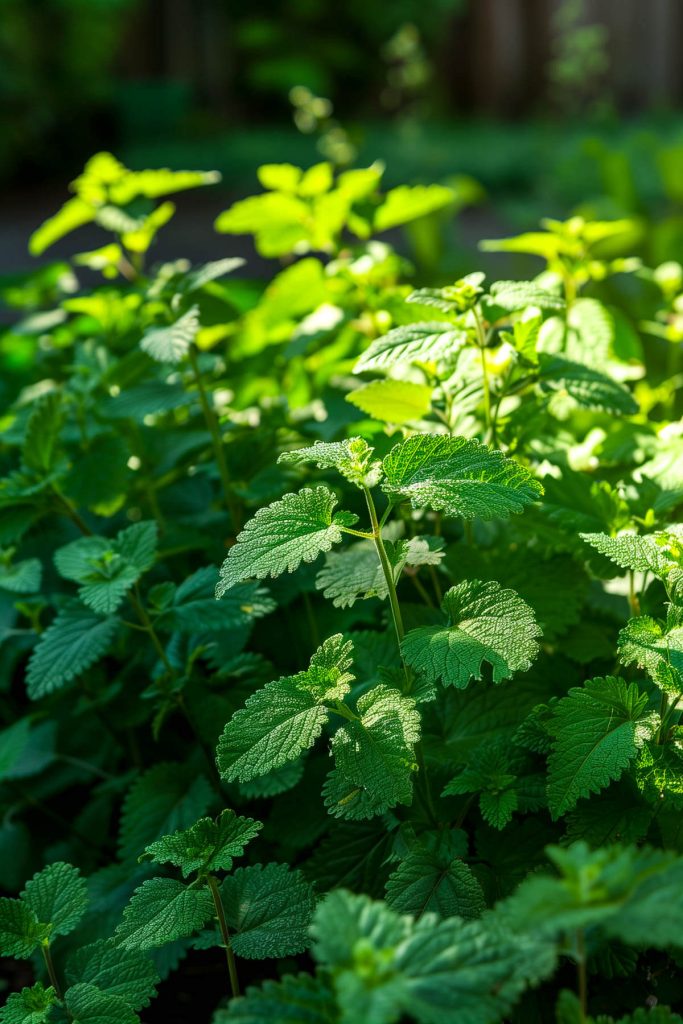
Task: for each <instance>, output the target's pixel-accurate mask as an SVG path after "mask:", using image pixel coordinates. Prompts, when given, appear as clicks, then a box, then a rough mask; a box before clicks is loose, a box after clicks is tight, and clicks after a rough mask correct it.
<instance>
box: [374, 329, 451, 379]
mask: <svg viewBox="0 0 683 1024" xmlns="http://www.w3.org/2000/svg"><path fill="white" fill-rule="evenodd" d="M466 341H467V333H466V331H464V330H463V328H461V327H453V326H452V325H451V324H449V323H448V322H447V321H445V322H439V321H436V322H434V323H432V322H431V321H428V322H426V323H422V322H418V323H414V324H406V325H405V326H403V327H397V328H396V329H395V330H393V331H389V333H388V334H385V335H384V336H383V337H382V338H378V339H377V340H376V341H373V343H372V345H370V347H369V348H368V349H367V350H366V351H365V352H364V353H363V355H362V356H361V357H360V359H359V360H358V362H357V363H356V366H355V372H356V373H363V372H364V371H365V370H380V369H381V370H385V369H387V368H388V367H391V366H395V365H399V364H401V363H433V362H438V361H439V360H441V359H444V358H446V357H447V356H450V355H453V354H455V353H456V352H457V351H458V349H459V348H462V346H463V345H464V344H465V343H466Z"/></svg>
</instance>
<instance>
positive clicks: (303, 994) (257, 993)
mask: <svg viewBox="0 0 683 1024" xmlns="http://www.w3.org/2000/svg"><path fill="white" fill-rule="evenodd" d="M225 1021H230V1022H231V1024H267V1022H268V1021H271V1022H272V1024H338V1021H339V1014H338V1011H337V1006H336V1002H335V999H334V996H333V994H332V992H331V990H330V986H329V981H328V980H327V979H326V978H325V977H324V976H323V975H321V976H316V977H311V975H310V974H297V975H292V974H286V975H285V976H284V978H282V980H281V981H266V982H264V983H263V986H262V987H261V988H256V987H254V986H252V987H251V988H248V989H247V992H246V995H244V996H241V997H240V998H238V999H231V1000H230V1005H229V1006H228V1008H227V1010H218V1011H217V1013H216V1016H215V1018H214V1024H224V1022H225ZM672 1024H673V1022H672Z"/></svg>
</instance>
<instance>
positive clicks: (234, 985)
mask: <svg viewBox="0 0 683 1024" xmlns="http://www.w3.org/2000/svg"><path fill="white" fill-rule="evenodd" d="M206 881H207V883H208V886H209V889H210V890H211V896H212V898H213V905H214V907H215V909H216V917H217V918H218V927H219V928H220V930H221V936H222V938H223V945H224V947H225V956H226V959H227V961H228V974H229V975H230V989H231V991H232V995H233V998H234V999H236V998H237V997H238V996H239V994H240V983H239V979H238V977H237V964H236V963H235V954H234V953H233V951H232V945H231V943H230V932H229V931H228V922H227V921H226V920H225V910H224V908H223V900H222V899H221V892H220V889H219V888H218V882H217V881H216V879H215V878H214V876H213V875H207V879H206Z"/></svg>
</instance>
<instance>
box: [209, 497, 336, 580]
mask: <svg viewBox="0 0 683 1024" xmlns="http://www.w3.org/2000/svg"><path fill="white" fill-rule="evenodd" d="M336 504H337V498H336V497H335V495H334V494H333V493H332V491H330V490H329V489H328V488H327V487H323V486H319V487H304V488H303V489H302V490H301V491H299V492H298V493H296V494H285V496H284V498H281V499H280V501H275V502H273V504H272V505H268V506H267V507H266V508H262V509H259V511H258V512H257V513H256V515H255V516H254V518H253V519H251V520H250V521H249V522H248V523H247V525H246V526H245V528H244V529H243V530H242V532H241V533H240V535H239V536H238V538H237V543H236V544H234V545H233V547H231V548H230V551H229V552H228V557H227V558H226V559H225V561H224V562H223V565H222V567H221V571H220V579H219V581H218V585H217V587H216V597H222V596H223V594H224V593H225V592H226V591H227V590H229V589H230V588H231V587H234V586H235V584H236V583H239V582H240V581H241V580H245V579H248V578H249V577H250V576H255V577H256V578H257V579H263V578H264V577H265V576H280V575H281V574H282V573H283V572H294V570H295V569H297V568H298V567H299V566H300V565H301V563H302V562H312V561H313V560H314V559H315V558H317V557H318V555H319V554H321V553H322V552H323V551H329V550H330V548H331V547H332V545H333V544H338V543H339V542H340V541H341V539H342V529H341V528H342V527H343V526H351V525H352V523H354V522H355V521H356V517H355V516H351V515H350V513H348V512H337V513H336V514H335V515H333V514H332V513H333V509H334V507H335V505H336Z"/></svg>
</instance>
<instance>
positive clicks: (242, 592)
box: [155, 566, 276, 634]
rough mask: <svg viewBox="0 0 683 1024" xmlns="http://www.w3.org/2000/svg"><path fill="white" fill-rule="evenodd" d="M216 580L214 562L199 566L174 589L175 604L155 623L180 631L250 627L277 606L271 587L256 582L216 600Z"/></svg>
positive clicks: (235, 587)
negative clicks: (269, 589) (202, 566)
mask: <svg viewBox="0 0 683 1024" xmlns="http://www.w3.org/2000/svg"><path fill="white" fill-rule="evenodd" d="M217 580H218V570H217V569H215V568H214V567H213V566H207V567H206V568H204V569H198V570H197V572H195V573H193V574H192V576H189V577H188V579H186V580H184V581H183V583H181V584H180V586H179V587H178V588H177V589H176V590H175V592H174V594H173V604H172V605H171V606H170V607H169V608H165V609H164V611H163V612H162V613H161V614H160V615H159V617H158V618H157V619H156V620H155V621H156V625H157V626H158V627H159V628H161V629H167V630H169V631H173V630H179V631H180V632H181V633H200V634H201V633H209V632H220V631H226V632H227V631H228V630H233V629H244V628H247V627H249V626H251V625H252V624H253V623H254V622H255V620H256V619H260V618H262V617H263V616H264V615H269V614H270V613H271V612H273V611H274V610H275V608H276V604H275V601H274V600H273V599H272V598H271V597H270V596H269V594H268V591H267V590H266V589H265V588H264V587H260V586H259V585H258V583H256V582H246V583H238V584H237V585H236V586H234V587H232V588H231V590H229V591H228V593H227V594H223V597H222V599H221V601H220V602H219V601H216V598H215V591H216V582H217Z"/></svg>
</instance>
